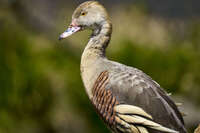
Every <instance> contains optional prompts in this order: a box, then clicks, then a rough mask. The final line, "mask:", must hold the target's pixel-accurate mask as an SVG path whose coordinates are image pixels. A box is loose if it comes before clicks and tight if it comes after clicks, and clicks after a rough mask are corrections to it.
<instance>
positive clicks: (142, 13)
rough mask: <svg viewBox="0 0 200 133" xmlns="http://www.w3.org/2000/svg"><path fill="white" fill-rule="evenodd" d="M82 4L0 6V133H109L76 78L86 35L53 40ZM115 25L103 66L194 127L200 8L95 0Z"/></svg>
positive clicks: (50, 0) (199, 117)
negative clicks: (151, 82)
mask: <svg viewBox="0 0 200 133" xmlns="http://www.w3.org/2000/svg"><path fill="white" fill-rule="evenodd" d="M81 2H83V0H75V1H73V0H71V1H70V0H57V1H55V0H43V1H41V0H35V1H30V0H0V133H109V130H108V129H107V128H106V127H105V125H104V124H103V122H102V121H101V120H100V119H99V117H97V114H96V113H95V111H94V109H93V107H92V105H91V103H90V102H89V100H88V98H87V95H86V93H85V91H84V87H83V84H82V81H81V78H80V69H79V66H80V57H81V53H82V51H83V49H84V46H85V44H86V43H87V40H88V38H89V34H90V32H89V31H85V32H81V33H78V34H76V35H74V36H72V37H70V38H67V39H65V40H64V41H62V42H59V41H58V36H59V34H60V33H62V32H63V31H64V30H65V29H66V27H67V26H68V24H69V23H70V21H71V14H72V12H73V10H74V9H75V8H76V7H77V6H78V5H79V4H80V3H81ZM100 2H101V3H103V4H104V5H105V7H106V8H107V9H108V11H109V14H110V16H111V20H112V22H113V29H114V30H113V37H112V40H111V43H110V45H109V48H108V49H107V56H108V57H109V59H112V60H115V61H118V62H121V63H124V64H127V65H130V66H134V67H137V68H139V69H141V70H143V71H144V72H145V73H147V74H148V75H150V76H151V77H152V78H153V79H155V80H156V81H157V82H158V83H159V84H161V86H162V87H164V88H165V90H166V91H167V92H169V93H172V97H173V99H174V100H175V101H176V102H181V103H183V105H182V106H181V107H180V109H181V110H182V111H183V112H185V113H186V114H187V116H186V117H185V123H186V126H187V128H188V130H189V131H190V132H192V131H193V130H194V128H195V127H197V124H198V123H200V10H199V9H200V8H199V5H200V2H198V1H195V0H191V1H187V0H182V1H180V0H166V1H159V2H158V1H155V0H148V1H147V0H124V1H120V0H117V1H115V2H114V3H115V4H114V5H113V0H107V1H106V0H100Z"/></svg>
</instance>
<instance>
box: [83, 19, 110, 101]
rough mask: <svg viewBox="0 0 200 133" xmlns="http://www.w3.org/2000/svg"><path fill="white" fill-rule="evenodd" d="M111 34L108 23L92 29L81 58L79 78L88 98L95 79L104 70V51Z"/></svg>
mask: <svg viewBox="0 0 200 133" xmlns="http://www.w3.org/2000/svg"><path fill="white" fill-rule="evenodd" d="M111 34H112V25H111V23H110V22H108V21H106V22H104V23H102V24H101V25H100V26H98V27H96V28H94V30H93V33H92V35H91V38H90V40H89V42H88V44H87V46H86V47H85V49H84V52H83V54H82V57H81V76H82V79H83V82H84V86H85V88H86V91H87V94H88V95H89V97H90V98H91V96H92V94H91V88H92V86H93V84H94V82H95V79H96V78H97V76H98V75H99V73H100V72H101V71H102V70H103V68H104V67H103V66H104V61H105V59H106V57H105V51H106V47H107V46H108V44H109V42H110V38H111Z"/></svg>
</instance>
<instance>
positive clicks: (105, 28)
mask: <svg viewBox="0 0 200 133" xmlns="http://www.w3.org/2000/svg"><path fill="white" fill-rule="evenodd" d="M111 34H112V25H111V23H110V22H109V21H105V22H102V24H101V25H99V26H95V28H94V30H93V32H92V35H91V38H90V40H89V42H88V44H87V46H86V47H85V49H84V52H83V55H82V59H84V58H85V57H86V59H87V58H95V57H105V51H106V48H107V46H108V44H109V42H110V38H111Z"/></svg>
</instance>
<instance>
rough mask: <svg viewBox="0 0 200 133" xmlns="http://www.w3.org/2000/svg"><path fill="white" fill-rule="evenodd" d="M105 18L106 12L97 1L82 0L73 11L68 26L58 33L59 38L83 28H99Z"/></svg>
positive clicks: (106, 16)
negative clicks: (83, 0)
mask: <svg viewBox="0 0 200 133" xmlns="http://www.w3.org/2000/svg"><path fill="white" fill-rule="evenodd" d="M107 20H108V15H107V12H106V10H105V8H104V7H103V6H102V5H101V4H100V3H99V2H97V1H87V2H84V3H82V4H81V5H80V6H78V7H77V8H76V10H75V11H74V13H73V15H72V22H71V24H70V26H69V27H68V29H67V30H66V31H65V32H63V33H62V34H61V35H60V37H59V40H62V39H64V38H66V37H68V36H70V35H72V34H74V33H76V32H78V31H81V30H84V29H91V30H96V29H98V28H100V27H101V26H102V25H103V24H104V23H105V22H106V21H107Z"/></svg>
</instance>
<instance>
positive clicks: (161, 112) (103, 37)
mask: <svg viewBox="0 0 200 133" xmlns="http://www.w3.org/2000/svg"><path fill="white" fill-rule="evenodd" d="M83 30H91V31H92V33H91V36H90V39H89V41H88V43H87V45H86V47H85V49H84V51H83V53H82V56H81V63H80V72H81V78H82V81H83V84H84V87H85V91H86V93H87V95H88V98H89V100H90V101H91V103H92V104H93V106H94V108H95V110H96V112H97V113H98V114H99V116H100V117H101V118H102V120H103V121H104V123H105V124H106V125H107V127H108V128H109V129H110V130H111V131H112V132H113V133H186V132H187V131H186V128H185V124H184V119H183V117H182V115H181V112H180V111H179V109H178V107H177V106H176V104H175V102H174V101H173V100H172V98H171V97H170V96H169V95H168V93H167V92H166V91H165V90H164V89H163V88H162V87H161V86H160V85H159V84H158V83H157V82H156V81H154V80H153V79H152V78H151V77H150V76H148V75H147V74H145V73H144V72H143V71H141V70H139V69H137V68H134V67H131V66H127V65H124V64H121V63H118V62H115V61H111V60H109V59H108V58H107V57H106V48H107V47H108V44H109V42H110V39H111V35H112V23H111V20H110V18H109V15H108V13H107V11H106V9H105V8H104V6H103V5H102V4H100V3H99V2H98V1H86V2H84V3H82V4H80V5H79V6H78V7H77V8H76V9H75V11H74V13H73V14H72V21H71V24H70V25H69V27H68V28H67V30H66V31H64V32H63V33H62V34H61V35H60V36H59V40H63V39H64V38H67V37H69V36H71V35H73V34H75V33H77V32H80V31H83Z"/></svg>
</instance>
